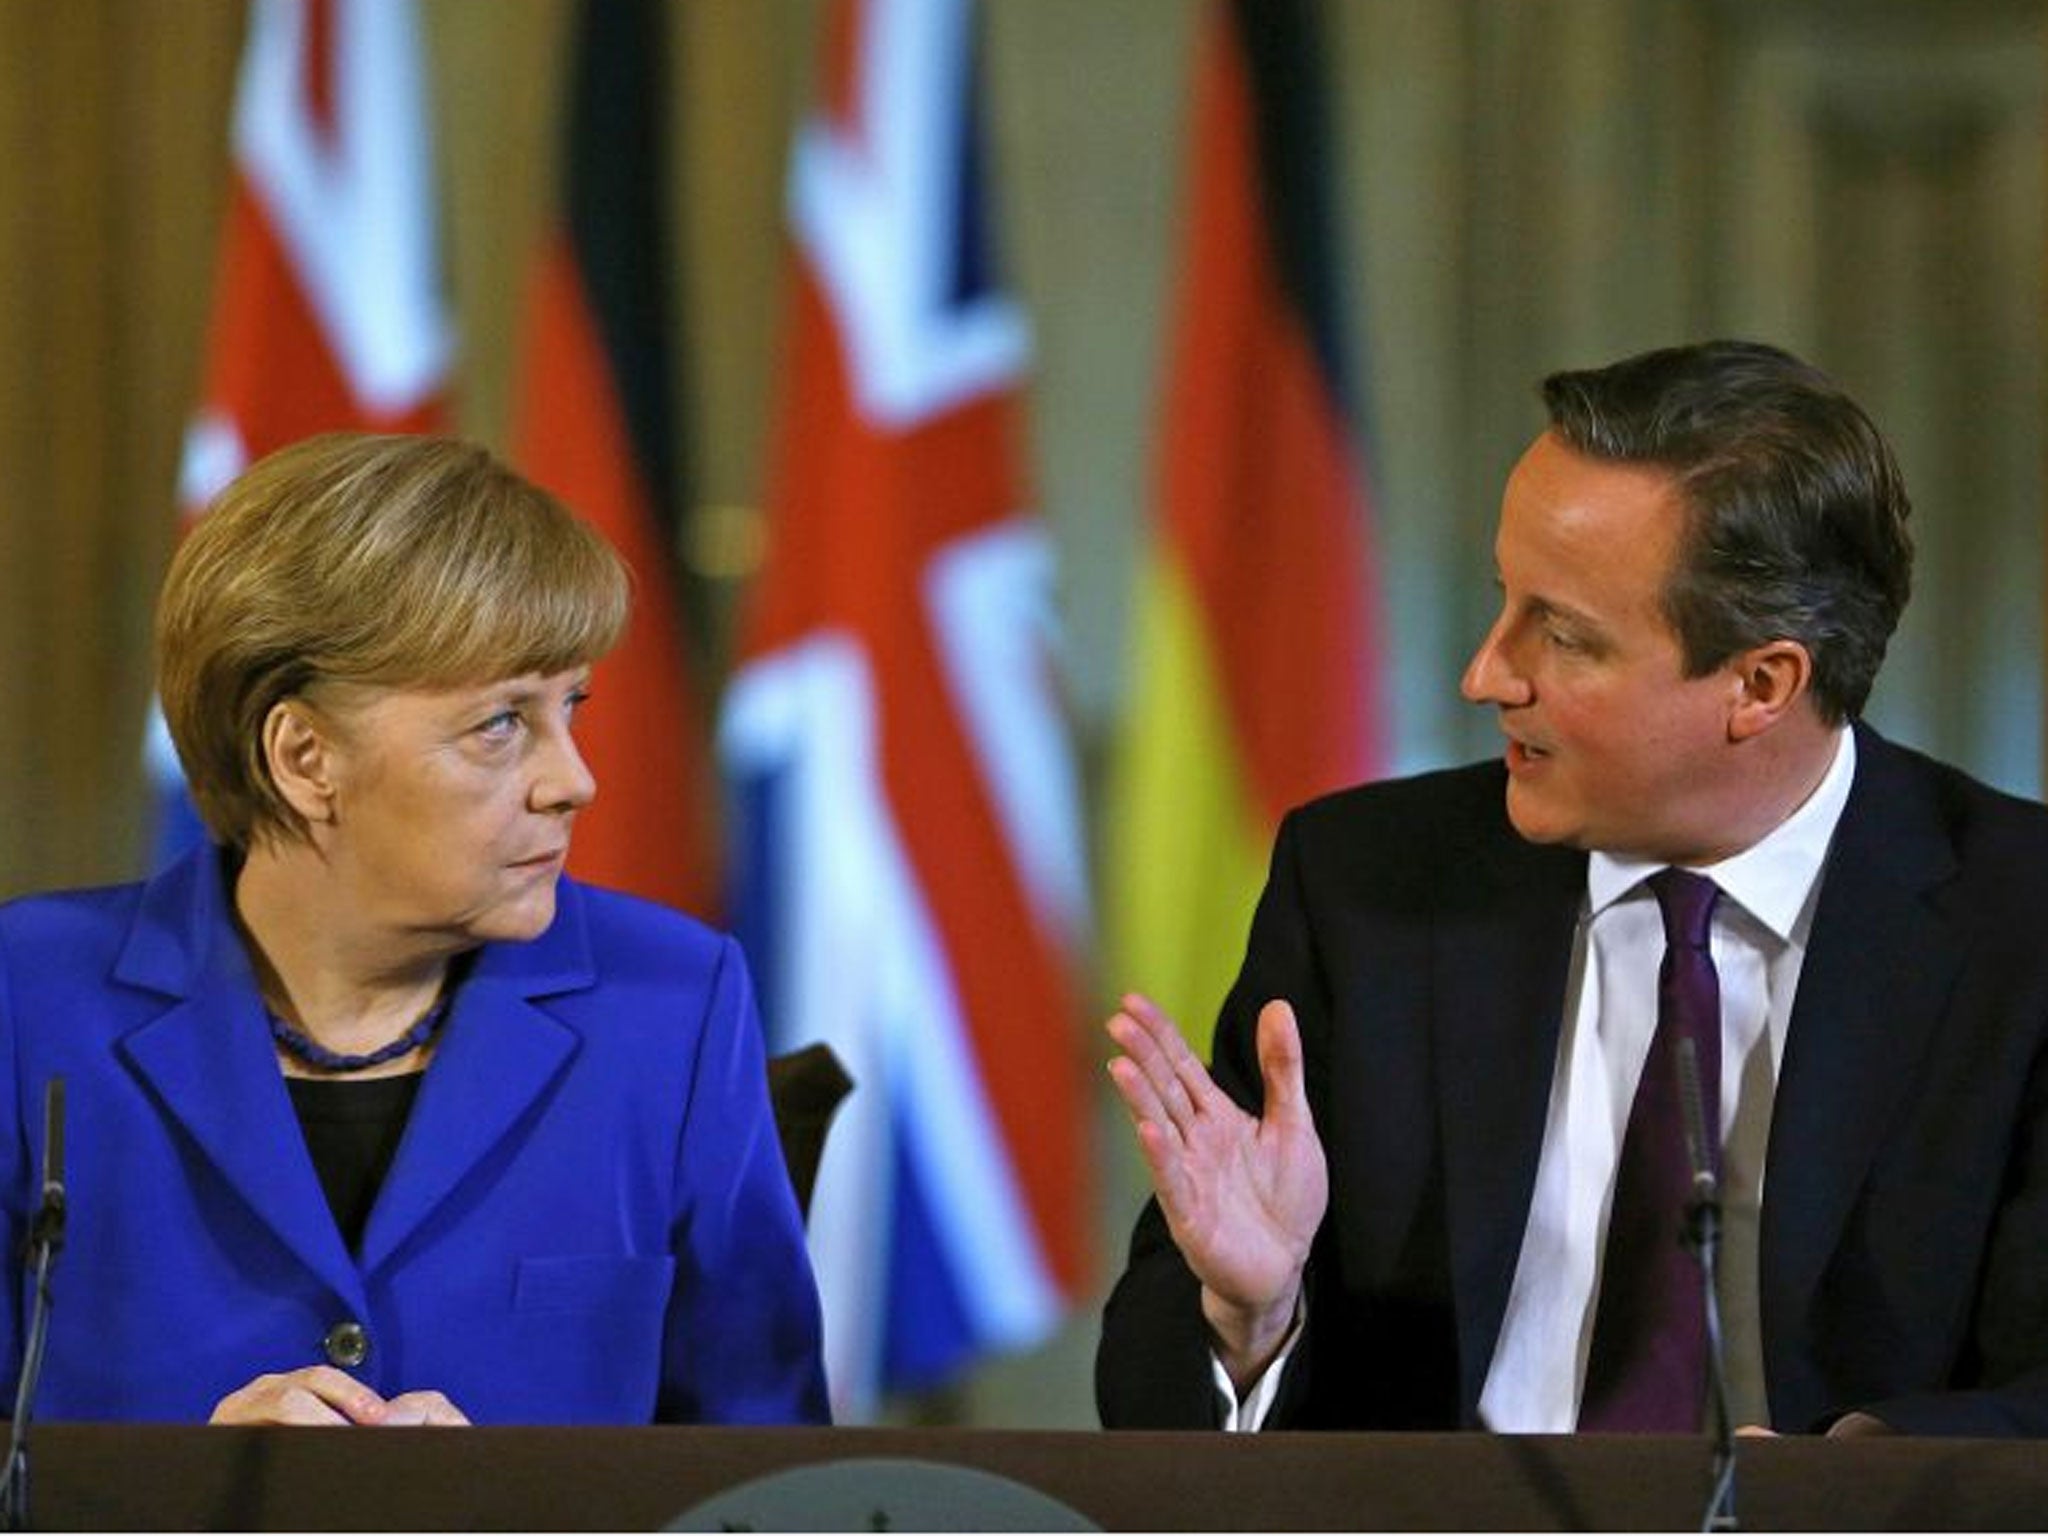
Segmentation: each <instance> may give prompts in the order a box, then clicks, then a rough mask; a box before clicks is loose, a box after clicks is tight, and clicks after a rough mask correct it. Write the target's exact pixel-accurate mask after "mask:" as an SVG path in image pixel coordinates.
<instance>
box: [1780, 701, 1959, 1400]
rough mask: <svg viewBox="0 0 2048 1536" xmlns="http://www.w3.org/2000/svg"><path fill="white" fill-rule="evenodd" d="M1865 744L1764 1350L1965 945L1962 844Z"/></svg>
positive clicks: (1816, 944) (1802, 1000) (1842, 833)
mask: <svg viewBox="0 0 2048 1536" xmlns="http://www.w3.org/2000/svg"><path fill="white" fill-rule="evenodd" d="M1856 750H1857V765H1856V782H1855V785H1854V787H1853V788H1852V789H1851V791H1850V796H1849V803H1848V805H1847V807H1846V808H1845V809H1844V811H1843V813H1842V821H1841V825H1840V826H1839V827H1838V828H1837V829H1836V832H1835V844H1834V848H1833V850H1832V851H1831V853H1830V855H1829V858H1828V865H1827V872H1826V875H1825V877H1824V883H1823V885H1822V887H1821V894H1820V905H1819V907H1818V908H1817V909H1816V911H1815V914H1814V921H1813V932H1812V934H1811V936H1810V937H1809V939H1808V943H1807V952H1806V961H1805V964H1804V966H1803V968H1802V970H1801V974H1800V978H1799V994H1798V997H1797V999H1796V1000H1795V1002H1794V1004H1793V1010H1792V1020H1791V1024H1790V1026H1789V1029H1788V1031H1787V1035H1786V1041H1785V1058H1784V1065H1783V1069H1782V1071H1781V1073H1780V1076H1779V1080H1778V1091H1777V1098H1776V1102H1775V1106H1774V1109H1773V1111H1772V1121H1771V1142H1770V1151H1769V1154H1768V1158H1767V1161H1766V1165H1765V1175H1764V1203H1763V1214H1762V1234H1761V1250H1762V1251H1761V1258H1760V1269H1761V1275H1760V1281H1761V1290H1762V1295H1761V1304H1762V1311H1763V1317H1762V1323H1763V1334H1764V1344H1765V1358H1766V1361H1768V1360H1769V1359H1770V1358H1771V1356H1772V1354H1773V1353H1774V1348H1773V1340H1774V1338H1777V1337H1782V1336H1784V1335H1785V1332H1786V1330H1787V1329H1788V1328H1796V1322H1797V1318H1798V1315H1799V1312H1800V1311H1801V1310H1802V1309H1803V1306H1804V1300H1805V1298H1807V1297H1809V1296H1811V1295H1812V1293H1813V1290H1814V1287H1815V1286H1816V1285H1817V1284H1818V1283H1819V1280H1820V1276H1821V1273H1822V1271H1823V1269H1824V1268H1825V1267H1826V1264H1827V1261H1828V1258H1829V1256H1830V1255H1831V1254H1832V1253H1833V1252H1834V1249H1835V1245H1836V1243H1837V1241H1838V1240H1839V1238H1840V1236H1841V1232H1842V1228H1843V1224H1844V1223H1845V1222H1846V1221H1847V1219H1848V1215H1849V1211H1850V1209H1851V1207H1852V1206H1853V1204H1854V1202H1855V1197H1856V1193H1857V1191H1858V1189H1859V1188H1860V1187H1861V1185H1862V1182H1863V1179H1864V1176H1865V1174H1866V1173H1867V1171H1868V1170H1869V1167H1870V1163H1871V1159H1872V1158H1873V1157H1874V1156H1875V1155H1876V1150H1877V1145H1878V1141H1879V1138H1880V1137H1881V1135H1882V1134H1883V1132H1884V1129H1885V1125H1886V1122H1887V1120H1888V1118H1889V1111H1890V1110H1891V1108H1892V1106H1893V1105H1895V1104H1896V1103H1897V1102H1898V1101H1899V1098H1900V1096H1901V1095H1902V1094H1903V1093H1904V1092H1905V1091H1906V1089H1907V1088H1908V1087H1909V1085H1910V1080H1911V1078H1912V1074H1913V1072H1914V1071H1915V1069H1916V1066H1917V1064H1918V1062H1919V1061H1920V1060H1921V1058H1922V1055H1923V1053H1924V1050H1925V1046H1926V1043H1927V1040H1928V1037H1929V1034H1930V1032H1931V1031H1932V1030H1933V1029H1934V1028H1935V1026H1936V1024H1937V1023H1938V1022H1939V1021H1940V1018H1941V1012H1942V1008H1943V1006H1944V1004H1945V1002H1946V1000H1947V998H1948V995H1949V993H1950V991H1951V989H1952V988H1953V986H1954V984H1955V981H1956V977H1957V975H1958V973H1959V971H1960V969H1961V966H1962V961H1963V955H1964V949H1965V943H1966V935H1965V934H1964V933H1962V932H1960V931H1959V930H1958V929H1957V927H1956V926H1955V925H1954V924H1953V923H1951V922H1950V920H1949V919H1948V918H1947V917H1946V916H1945V915H1944V914H1943V913H1942V912H1941V911H1940V910H1939V907H1938V903H1937V902H1936V901H1935V900H1934V899H1933V893H1934V890H1935V888H1936V887H1937V886H1939V885H1940V884H1941V883H1942V882H1944V881H1945V880H1947V879H1948V878H1949V877H1950V876H1951V875H1952V874H1953V873H1954V871H1955V869H1956V860H1955V854H1954V850H1953V848H1952V847H1951V845H1950V842H1949V839H1948V837H1947V834H1946V833H1945V831H1944V830H1943V827H1942V823H1941V821H1940V819H1939V817H1938V816H1937V814H1936V813H1935V811H1934V809H1933V808H1932V807H1931V806H1930V805H1929V804H1928V802H1927V799H1926V796H1925V794H1924V792H1923V790H1922V787H1921V785H1920V783H1919V781H1918V779H1917V778H1916V777H1915V776H1914V775H1913V774H1912V772H1911V770H1910V767H1909V763H1908V760H1907V759H1906V758H1905V757H1904V756H1903V755H1902V754H1901V753H1899V752H1898V751H1897V749H1895V748H1893V747H1890V746H1889V745H1888V744H1886V743H1885V742H1884V741H1883V740H1882V739H1881V738H1879V737H1878V736H1877V735H1875V733H1873V732H1871V731H1869V730H1868V729H1866V728H1864V727H1861V726H1859V727H1858V728H1857V735H1856Z"/></svg>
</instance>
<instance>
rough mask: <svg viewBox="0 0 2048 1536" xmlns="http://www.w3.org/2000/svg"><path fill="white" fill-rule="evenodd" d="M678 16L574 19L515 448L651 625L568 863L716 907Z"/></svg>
mask: <svg viewBox="0 0 2048 1536" xmlns="http://www.w3.org/2000/svg"><path fill="white" fill-rule="evenodd" d="M660 21H661V12H660V10H659V9H658V7H656V6H655V5H653V4H651V3H649V0H584V3H583V4H581V5H580V6H579V7H578V8H577V10H576V11H575V13H574V15H573V17H572V19H571V22H570V26H571V28H572V35H573V46H572V50H571V58H572V65H571V68H572V71H573V73H572V75H571V78H570V81H569V89H568V93H567V111H566V116H565V122H566V128H567V132H566V136H565V143H564V154H563V160H562V182H561V189H560V194H559V199H558V204H557V207H556V210H555V214H554V218H553V220H552V221H551V223H550V225H549V227H548V230H547V233H546V235H545V237H544V239H543V243H542V245H541V248H540V250H539V252H538V253H537V255H536V259H535V261H534V264H533V267H532V270H531V274H530V276H529V280H528V285H527V292H526V324H525V330H524V337H523V347H522V352H521V356H520V367H519V391H518V403H517V405H516V408H515V422H514V428H513V457H514V459H515V460H516V461H517V462H518V464H519V465H520V467H521V468H522V469H523V470H524V471H525V472H526V473H527V474H529V475H530V476H532V477H533V479H534V480H535V481H536V482H537V483H538V484H541V485H544V486H546V487H547V488H548V489H549V490H551V491H553V492H554V493H555V494H556V495H557V496H559V497H561V498H562V499H563V500H564V501H565V502H567V503H568V504H569V505H570V506H572V507H573V508H575V509H576V511H578V512H579V513H581V514H582V515H583V516H584V517H586V518H588V519H589V520H590V521H591V522H592V523H593V524H595V525H596V526H597V527H598V528H599V529H600V530H602V531H603V533H604V534H605V536H606V537H607V538H609V539H610V540H611V541H612V543H613V544H614V545H615V546H616V547H617V548H618V550H619V552H620V553H621V554H622V555H623V556H625V558H626V562H627V564H629V565H630V566H631V567H632V569H633V575H634V590H633V619H632V624H631V626H630V627H629V629H628V630H627V633H626V637H625V639H624V640H623V641H622V642H621V643H620V645H619V648H618V649H617V650H615V651H614V652H612V654H611V655H610V656H608V657H606V658H605V660H604V661H603V662H602V663H600V664H599V666H598V669H597V676H596V682H595V686H594V688H593V691H592V696H591V699H590V702H589V703H588V704H587V705H586V706H585V707H584V710H583V713H582V715H581V717H580V720H579V723H578V727H577V739H578V741H579V743H580V745H581V746H582V748H583V753H584V757H585V758H586V760H587V761H588V762H589V764H590V769H591V772H592V773H593V774H594V775H596V778H597V784H598V795H597V800H596V802H595V803H594V804H593V805H592V806H591V807H590V809H589V810H587V811H585V812H584V813H583V815H582V816H581V817H580V818H579V819H578V821H577V826H576V841H575V844H574V846H573V849H572V851H571V854H570V864H569V867H570V872H571V873H572V874H575V875H576V876H577V877H578V878H580V879H584V880H589V881H592V882H595V883H596V884H599V885H607V886H611V887H613V888H615V889H618V890H624V891H631V892H633V893H634V894H635V895H638V896H645V897H648V898H650V899H652V900H655V901H661V902H665V903H667V904H668V905H670V906H675V907H681V908H683V909H684V910H686V911H689V912H694V913H696V914H698V915H699V916H706V917H708V916H711V915H712V914H713V912H714V909H715V893H716V891H717V889H718V873H719V870H718V860H717V857H716V848H717V843H716V840H715V838H714V835H713V830H712V814H711V813H712V799H711V780H710V766H709V762H708V758H709V754H710V742H709V722H708V721H707V720H706V719H705V717H704V716H703V714H702V713H701V709H700V705H699V702H698V698H697V694H696V690H695V688H694V687H693V686H692V679H691V669H690V660H689V656H690V653H689V649H688V641H687V638H686V634H685V630H684V627H683V611H682V603H681V601H680V573H679V571H678V566H677V561H676V557H675V553H674V551H675V547H676V528H677V517H676V513H675V505H676V496H677V492H678V487H677V452H676V434H677V431H678V424H677V417H676V410H675V398H674V395H673V392H672V385H671V373H670V368H669V359H668V347H669V339H670V327H669V308H668V301H667V280H668V272H669V255H668V241H667V237H666V230H665V228H664V225H663V220H662V217H661V203H662V197H663V195H664V193H665V191H666V189H667V186H668V183H667V179H666V177H665V175H664V169H663V167H664V155H663V153H662V150H663V132H664V128H663V119H662V116H661V107H662V103H663V102H664V101H665V100H666V92H665V89H664V85H663V75H664V70H663V68H662V60H663V56H664V49H663V41H664V40H663V36H662V33H661V28H660Z"/></svg>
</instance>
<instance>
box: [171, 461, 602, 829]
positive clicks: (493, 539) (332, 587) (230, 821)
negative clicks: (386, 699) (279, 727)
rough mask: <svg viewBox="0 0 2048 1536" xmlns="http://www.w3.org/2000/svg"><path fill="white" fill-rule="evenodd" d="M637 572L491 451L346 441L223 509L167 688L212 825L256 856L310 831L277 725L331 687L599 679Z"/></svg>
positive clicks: (214, 512)
mask: <svg viewBox="0 0 2048 1536" xmlns="http://www.w3.org/2000/svg"><path fill="white" fill-rule="evenodd" d="M628 602H629V592H628V578H627V574H626V569H625V566H624V563H623V562H622V561H621V560H620V559H619V557H618V555H617V553H616V552H615V551H614V550H613V549H612V547H611V545H610V544H608V543H606V542H605V540H604V539H603V537H602V536H600V535H599V534H598V533H597V532H596V531H595V530H594V529H592V528H591V527H590V526H589V525H588V524H587V523H584V522H582V521H581V520H580V519H578V518H577V517H576V516H575V515H574V514H573V513H571V512H570V511H569V510H568V509H567V508H566V507H564V506H563V505H562V504H561V503H560V502H559V501H557V500H556V499H555V498H554V497H552V496H550V495H549V494H548V493H547V492H545V491H543V490H541V489H540V488H539V487H537V486H535V485H533V484H531V483H530V482H529V481H527V480H525V479H523V478H521V477H520V476H519V475H518V474H516V473H514V472H513V471H512V470H511V469H509V468H507V467H506V466H505V465H504V464H502V463H500V462H499V461H498V460H497V459H496V458H494V457H493V456H492V455H491V454H490V452H489V451H488V450H487V449H484V448H482V447H480V446H478V445H477V444H474V443H466V442H459V441H456V440H453V439H449V438H436V437H411V436H405V437H396V436H391V437H386V436H372V435H369V434H364V433H353V432H337V433H331V434H328V435H326V436H322V437H313V438H307V439H306V440H304V441H303V442H298V443H294V444H292V445H291V446H289V447H286V448H282V449H280V450H278V451H277V452H276V453H273V454H271V455H269V456H268V457H267V458H265V459H263V460H261V461H260V462H258V463H257V464H255V465H254V466H252V467H251V468H250V469H249V470H248V471H247V472H246V473H244V474H243V475H242V476H241V477H240V478H239V479H237V480H236V481H235V482H234V483H233V484H231V485H230V486H228V488H227V489H226V490H225V491H223V492H222V493H221V494H220V497H219V499H218V500H216V501H215V502H214V504H213V506H212V508H211V509H210V510H209V511H208V512H207V513H206V515H205V516H204V517H202V518H201V519H200V520H199V523H198V524H197V526H195V527H194V528H193V530H192V532H191V533H190V534H189V535H187V536H186V538H185V540H184V542H183V544H182V545H180V547H179V549H178V551H177V553H176V555H175V556H174V557H173V558H172V560H171V568H170V572H169V574H168V575H167V576H166V577H165V578H164V587H163V594H162V596H161V597H160V598H159V599H158V602H157V615H156V646H157V691H158V695H159V697H160V698H161V699H162V701H163V711H164V719H165V722H166V723H167V724H168V725H169V727H170V733H171V740H172V742H173V743H175V745H176V746H177V749H178V758H179V761H180V762H181V763H183V765H184V768H185V778H186V782H187V783H188V784H189V785H190V786H191V789H192V796H193V799H194V800H195V801H196V802H197V804H198V808H199V814H200V816H201V817H202V818H204V820H205V822H206V825H207V829H208V830H209V831H210V832H211V833H212V834H213V836H214V837H215V839H217V840H218V841H220V842H223V843H226V844H228V845H230V846H231V847H235V848H239V849H247V848H248V847H249V845H250V844H251V842H252V841H254V840H255V839H256V838H258V837H259V836H263V835H267V834H282V835H284V836H287V837H300V838H303V837H304V836H306V835H307V828H306V825H305V823H304V821H303V820H302V819H301V817H300V816H299V814H298V812H297V811H295V810H293V809H292V807H291V806H290V805H289V804H287V803H286V801H285V800H284V798H283V796H282V795H280V794H279V793H278V790H277V786H276V785H275V784H274V783H273V782H272V780H271V777H270V770H269V767H268V765H267V763H266V761H265V758H264V750H263V726H264V721H265V720H266V719H267V718H268V716H269V714H270V711H271V709H272V708H273V707H275V706H276V705H277V704H278V703H280V702H281V701H283V700H285V699H288V698H291V697H294V696H296V695H302V694H304V693H306V692H307V691H308V690H309V689H312V688H315V687H317V686H318V685H320V684H322V683H350V684H366V685H371V686H379V687H425V688H442V687H462V686H467V685H472V684H477V683H487V682H494V681H497V680H498V679H500V678H507V677H518V676H522V675H524V674H527V673H533V672H538V673H553V672H561V671H566V670H568V669H569V668H571V667H577V666H583V665H586V664H588V663H590V662H593V661H595V660H597V658H599V657H600V656H602V655H604V653H605V652H606V651H608V650H610V649H611V648H612V646H613V645H614V644H615V643H616V642H617V640H618V638H619V635H620V634H621V632H622V631H623V630H624V628H625V623H626V611H627V606H628Z"/></svg>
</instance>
